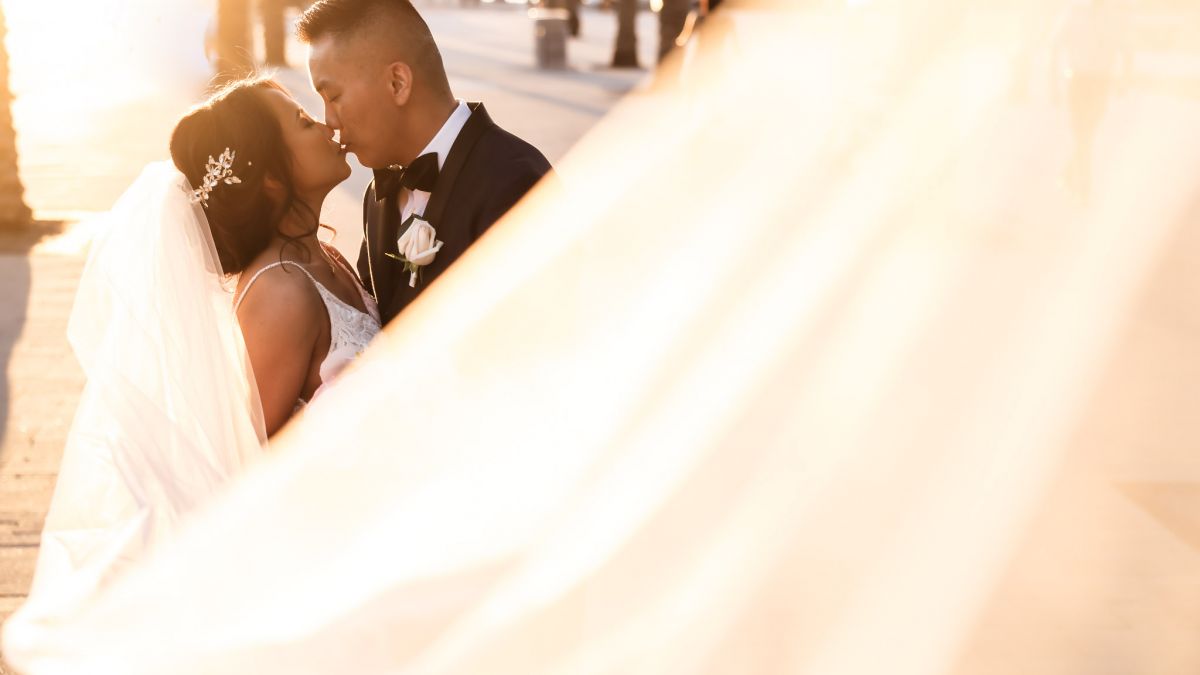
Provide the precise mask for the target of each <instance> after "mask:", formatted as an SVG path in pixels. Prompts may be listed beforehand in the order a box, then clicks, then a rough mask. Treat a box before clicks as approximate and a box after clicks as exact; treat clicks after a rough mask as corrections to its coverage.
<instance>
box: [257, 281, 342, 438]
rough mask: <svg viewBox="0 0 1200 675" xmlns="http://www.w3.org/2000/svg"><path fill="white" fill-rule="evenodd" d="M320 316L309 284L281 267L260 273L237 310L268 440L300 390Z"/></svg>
mask: <svg viewBox="0 0 1200 675" xmlns="http://www.w3.org/2000/svg"><path fill="white" fill-rule="evenodd" d="M324 311H325V308H324V307H323V306H322V305H321V299H320V297H319V296H318V295H317V293H316V291H315V289H313V287H312V284H311V283H309V281H308V279H307V278H305V277H304V276H303V275H302V274H300V273H299V272H296V271H292V272H291V273H290V274H289V273H287V272H284V271H283V268H276V269H272V270H269V271H267V272H266V273H264V274H263V275H262V277H261V278H259V279H258V281H257V283H255V284H254V285H253V286H252V287H251V288H250V290H249V291H248V292H247V293H246V298H245V299H244V300H243V301H242V305H241V307H239V308H238V313H237V314H238V323H239V324H241V327H242V336H243V337H244V338H245V340H246V350H247V352H248V353H249V355H250V365H251V367H252V368H253V370H254V379H255V381H256V383H257V384H258V395H259V399H260V400H261V401H262V407H263V419H264V422H265V424H266V431H267V435H268V436H272V435H274V434H275V432H276V431H278V430H279V429H280V428H281V427H283V425H284V424H285V423H286V422H287V421H288V419H289V418H290V417H291V416H292V412H293V411H294V410H295V408H296V401H297V400H299V399H300V397H301V394H302V393H303V391H304V385H305V382H306V381H307V379H308V373H309V365H310V364H311V363H312V359H313V353H314V352H315V350H316V343H317V340H318V338H319V337H320V326H321V321H322V319H323V313H324Z"/></svg>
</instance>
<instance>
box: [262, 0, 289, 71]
mask: <svg viewBox="0 0 1200 675" xmlns="http://www.w3.org/2000/svg"><path fill="white" fill-rule="evenodd" d="M286 4H287V2H286V0H259V4H258V8H259V14H260V15H261V17H262V30H263V49H264V51H266V54H265V57H266V62H267V65H268V66H286V65H287V51H286V45H287V43H286V42H285V40H284V34H283V33H284V23H285V21H284V16H283V8H284V6H285V5H286Z"/></svg>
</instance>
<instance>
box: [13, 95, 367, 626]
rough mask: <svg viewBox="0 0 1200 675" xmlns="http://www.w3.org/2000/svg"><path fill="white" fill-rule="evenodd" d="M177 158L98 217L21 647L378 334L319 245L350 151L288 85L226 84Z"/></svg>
mask: <svg viewBox="0 0 1200 675" xmlns="http://www.w3.org/2000/svg"><path fill="white" fill-rule="evenodd" d="M170 150H171V157H172V160H173V164H174V166H171V164H168V163H165V162H163V163H157V164H152V165H150V166H148V167H147V168H146V169H145V170H144V171H143V173H142V175H141V176H140V177H139V178H138V179H137V181H136V182H135V183H134V185H133V186H131V187H130V189H129V190H128V191H127V192H126V193H125V194H124V195H123V196H122V197H121V199H120V200H118V202H117V204H116V205H115V206H114V207H113V209H112V211H111V212H110V213H108V214H107V215H106V220H107V221H108V222H107V226H106V227H104V228H101V230H102V232H103V234H102V235H101V236H100V237H98V238H97V240H96V241H95V242H94V243H93V245H92V250H91V253H90V255H89V259H88V263H87V266H86V267H85V269H84V272H83V276H82V278H81V280H80V286H79V290H78V292H77V295H76V300H75V305H74V308H73V309H72V314H71V318H70V323H69V325H68V337H69V339H70V341H71V345H72V348H73V349H74V351H75V353H76V355H77V357H78V358H79V360H80V363H81V365H82V366H83V369H84V371H85V374H86V375H87V380H88V381H87V385H86V387H85V389H84V392H83V396H82V398H81V400H80V405H79V408H78V409H77V411H76V416H75V420H74V422H73V425H72V428H71V432H70V434H69V436H68V439H67V445H66V449H65V450H64V454H63V461H62V465H61V467H60V471H59V477H58V482H57V485H56V487H55V493H54V497H53V499H52V501H51V505H50V511H49V514H48V515H47V517H46V524H45V529H44V530H43V533H42V543H41V549H40V551H39V557H38V562H37V570H36V572H35V576H34V582H33V588H32V590H31V592H30V595H29V599H28V601H27V602H26V603H25V605H24V606H23V607H22V608H21V609H20V610H19V611H18V612H17V613H16V614H15V615H14V616H13V617H12V618H11V619H10V621H9V622H8V623H9V624H10V625H9V627H8V631H7V633H8V634H7V636H6V637H7V639H8V640H10V641H11V640H14V639H15V640H18V641H20V642H22V643H23V644H24V646H25V647H33V648H34V649H36V646H35V645H36V643H37V636H38V634H39V632H40V631H41V630H46V629H50V628H52V627H53V625H54V623H55V621H56V620H57V618H58V617H65V616H67V615H68V614H69V613H70V612H71V611H72V610H73V609H75V608H78V607H79V606H80V604H81V603H83V602H85V601H86V600H87V599H88V598H89V597H90V596H91V595H92V594H93V593H94V592H95V591H96V590H97V589H98V588H100V587H101V586H103V585H105V584H106V583H107V582H108V581H109V580H110V579H111V578H113V577H114V576H115V575H116V574H118V573H119V572H120V571H121V570H122V569H124V567H125V566H126V565H127V564H128V563H130V562H132V561H134V560H136V559H138V558H139V557H141V556H142V555H143V554H144V553H145V552H146V551H147V550H148V549H149V548H150V547H151V546H154V545H156V544H158V543H159V542H161V541H162V540H164V539H168V538H170V537H171V536H172V535H173V533H174V532H175V531H176V530H177V528H178V525H179V523H180V520H181V519H182V518H183V517H184V516H185V515H186V514H187V512H188V511H190V510H192V509H193V508H195V507H197V506H198V505H200V504H202V503H203V502H205V501H207V500H208V499H210V498H211V497H212V496H213V495H214V494H215V493H217V492H218V491H220V490H222V489H223V488H224V486H225V485H226V484H227V483H228V482H229V480H230V479H231V478H233V477H234V476H236V475H237V474H239V473H240V472H242V471H243V470H245V469H246V467H247V466H248V465H249V464H250V463H252V462H253V461H254V460H255V458H256V457H258V456H260V455H261V454H262V452H263V449H264V446H265V444H266V442H267V439H268V438H269V437H270V436H271V435H273V434H274V433H275V432H276V431H278V430H279V429H280V428H282V427H283V426H284V425H285V424H286V423H287V421H288V419H289V418H290V417H291V416H292V415H294V414H295V413H296V412H297V411H299V410H300V409H301V408H302V407H303V406H304V405H305V404H306V403H307V402H308V401H311V400H312V399H313V397H314V396H316V395H317V394H318V393H319V392H320V391H321V389H322V388H323V387H325V386H328V385H329V384H330V382H331V381H332V379H333V378H334V377H335V376H336V374H337V373H338V371H339V370H341V369H342V368H343V367H344V366H345V365H346V364H347V363H349V362H350V360H351V359H352V358H353V357H354V356H355V355H356V354H357V353H358V352H360V351H361V350H362V349H363V348H364V347H365V346H366V345H367V343H368V342H369V341H370V340H371V338H372V337H374V336H375V334H377V333H378V332H379V330H380V322H379V314H378V309H377V307H376V305H375V301H374V300H373V299H372V298H371V296H370V295H368V294H367V292H366V291H365V290H364V289H363V286H362V284H361V283H360V281H359V279H358V277H357V276H356V274H355V272H354V271H353V268H352V267H351V266H350V265H349V264H347V262H346V261H345V260H344V259H343V258H342V256H341V255H340V254H339V253H338V252H337V251H336V250H335V249H334V248H333V247H332V246H328V245H325V244H323V243H321V242H320V241H319V240H318V239H317V233H318V230H319V228H320V225H319V224H318V214H319V213H320V211H321V204H322V202H323V200H324V199H325V197H326V195H328V193H329V192H330V191H331V190H332V189H333V188H334V187H335V186H336V185H337V184H338V183H340V182H342V181H343V180H345V179H346V178H347V177H348V176H349V175H350V167H349V165H348V164H347V162H346V157H345V153H344V151H343V150H342V149H341V147H340V146H339V145H338V144H337V143H336V142H335V141H334V140H333V133H332V131H331V130H330V129H329V127H327V126H325V125H323V124H320V123H318V122H316V121H314V120H313V119H312V118H311V117H309V116H308V115H307V114H306V113H305V112H304V110H303V109H302V108H301V107H300V106H299V105H298V104H297V103H296V102H295V100H294V99H293V98H292V97H291V96H290V95H289V94H288V93H287V92H286V90H284V89H283V88H282V87H281V86H280V85H278V84H276V83H275V82H273V81H271V80H265V79H252V80H243V81H239V82H236V83H233V84H231V85H229V86H227V87H225V88H224V89H222V90H221V91H219V92H218V93H216V94H215V95H213V96H212V97H211V98H210V99H209V100H208V101H206V102H205V103H203V104H201V105H199V106H198V107H196V108H195V109H193V110H191V111H190V112H188V113H187V114H186V115H185V116H184V117H183V118H182V119H181V120H180V121H179V123H178V125H177V126H176V128H175V130H174V132H173V133H172V137H171V143H170Z"/></svg>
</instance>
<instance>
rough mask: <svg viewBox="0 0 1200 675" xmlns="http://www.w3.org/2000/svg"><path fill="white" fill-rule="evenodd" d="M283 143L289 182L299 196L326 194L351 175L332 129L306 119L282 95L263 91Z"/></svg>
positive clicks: (281, 93) (301, 111)
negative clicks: (289, 162) (289, 169)
mask: <svg viewBox="0 0 1200 675" xmlns="http://www.w3.org/2000/svg"><path fill="white" fill-rule="evenodd" d="M263 95H264V96H265V97H266V99H267V101H268V103H269V105H270V107H271V110H272V112H273V113H274V114H275V118H276V120H278V122H279V127H280V129H281V130H282V131H283V140H284V143H286V144H287V147H288V150H289V151H291V155H292V182H293V183H294V184H295V186H296V192H297V193H299V194H301V195H311V194H319V195H322V196H323V195H324V194H325V193H328V192H329V190H330V189H332V188H333V187H334V186H335V185H337V184H338V183H340V182H342V181H344V180H346V179H347V178H348V177H349V176H350V164H349V163H347V162H346V153H345V151H343V150H342V148H341V146H340V145H339V144H337V143H336V142H334V140H333V129H331V128H329V127H328V126H325V125H324V124H321V123H320V122H318V121H316V120H314V119H313V118H312V117H309V115H308V113H306V112H305V111H304V109H303V108H301V107H300V105H299V104H298V103H296V101H294V100H293V99H292V98H291V97H289V96H287V95H286V94H284V93H283V92H280V91H275V90H268V91H264V92H263Z"/></svg>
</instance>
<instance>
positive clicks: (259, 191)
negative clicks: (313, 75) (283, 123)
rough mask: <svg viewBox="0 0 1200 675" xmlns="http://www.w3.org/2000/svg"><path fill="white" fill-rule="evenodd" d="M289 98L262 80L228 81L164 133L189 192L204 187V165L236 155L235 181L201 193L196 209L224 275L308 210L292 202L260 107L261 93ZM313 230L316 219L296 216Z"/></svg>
mask: <svg viewBox="0 0 1200 675" xmlns="http://www.w3.org/2000/svg"><path fill="white" fill-rule="evenodd" d="M270 90H274V91H279V92H282V93H284V94H286V95H288V96H289V97H290V96H291V94H290V93H288V91H287V90H286V89H284V88H283V86H281V85H280V84H278V83H276V82H274V81H273V80H269V79H265V78H252V79H245V80H239V81H236V82H232V83H230V84H228V85H226V86H224V87H222V88H221V89H220V90H218V91H217V92H216V93H214V94H213V95H212V96H211V97H209V99H208V100H207V101H205V102H204V103H202V104H200V105H198V106H196V107H195V108H193V109H192V110H190V111H189V112H188V113H187V114H186V115H184V116H183V118H182V119H181V120H179V122H178V124H176V125H175V130H174V131H173V132H172V133H171V159H172V161H174V163H175V167H176V168H178V169H179V170H180V171H181V172H182V173H183V175H184V176H186V177H187V179H188V182H189V183H191V185H192V187H193V188H197V187H199V186H200V185H201V184H203V182H204V176H205V174H206V173H207V167H208V159H209V157H212V158H214V159H216V158H219V157H220V156H221V153H223V152H225V149H226V148H228V149H229V150H231V151H233V152H234V153H236V157H235V159H234V161H233V175H234V176H237V177H238V179H240V180H241V182H240V183H233V184H226V183H224V182H221V183H220V184H218V185H217V186H216V187H215V188H213V190H212V192H210V193H209V194H208V204H207V206H206V208H205V209H204V213H205V215H206V216H207V217H208V226H209V229H210V230H211V231H212V238H213V243H214V244H216V247H217V256H218V257H219V258H220V261H221V268H222V270H223V271H224V272H225V274H228V275H233V274H239V273H241V272H243V271H244V270H245V269H246V267H247V266H248V265H249V264H250V263H251V262H252V261H253V260H254V259H255V258H256V257H257V256H258V255H259V254H261V253H262V252H263V251H264V250H265V249H266V248H267V245H268V244H269V243H270V242H271V239H273V238H274V237H275V236H277V235H279V236H284V237H285V238H287V239H292V240H295V239H299V238H300V237H298V236H292V237H288V236H286V235H283V234H282V233H281V232H279V225H280V223H281V222H282V220H283V218H284V216H285V215H287V213H288V212H289V211H292V210H296V209H301V210H303V211H311V209H309V208H308V207H307V206H305V205H304V204H303V203H302V202H300V201H299V200H298V199H297V196H296V190H295V184H294V181H293V180H292V166H291V153H290V152H289V150H288V147H287V145H286V143H285V141H284V138H283V130H282V129H281V128H280V126H279V122H278V120H277V119H276V117H275V115H274V113H273V112H272V110H271V107H270V105H269V103H268V101H267V100H266V99H265V98H264V94H265V93H266V92H267V91H270ZM268 176H270V177H271V178H273V179H274V180H275V181H277V182H278V183H279V184H280V185H282V186H283V200H282V201H280V200H279V198H278V197H275V198H272V197H270V196H268V194H267V190H266V189H264V183H265V181H266V178H267V177H268ZM304 215H305V216H306V218H307V219H309V220H311V222H312V228H313V231H316V229H317V227H318V225H317V221H318V217H317V215H316V214H313V213H305V214H304Z"/></svg>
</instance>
